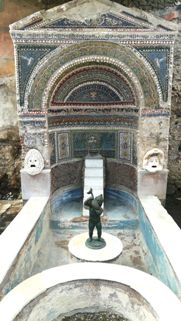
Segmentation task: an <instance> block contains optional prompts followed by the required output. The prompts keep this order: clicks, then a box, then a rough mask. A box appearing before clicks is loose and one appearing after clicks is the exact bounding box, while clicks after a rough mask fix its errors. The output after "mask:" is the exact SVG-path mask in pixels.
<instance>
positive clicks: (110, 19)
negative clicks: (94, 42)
mask: <svg viewBox="0 0 181 321" xmlns="http://www.w3.org/2000/svg"><path fill="white" fill-rule="evenodd" d="M40 28H45V29H46V28H47V29H52V28H53V29H59V28H68V29H69V28H119V29H122V28H126V29H147V28H149V25H147V26H146V24H145V25H144V24H143V21H142V24H141V23H140V24H139V23H137V22H135V21H134V20H131V19H127V18H126V16H125V15H121V16H118V15H116V14H112V13H107V14H103V15H101V16H99V17H97V18H95V19H84V20H83V21H78V20H72V19H68V18H60V19H57V20H55V21H53V22H51V23H48V24H46V23H45V24H43V25H42V26H41V25H40Z"/></svg>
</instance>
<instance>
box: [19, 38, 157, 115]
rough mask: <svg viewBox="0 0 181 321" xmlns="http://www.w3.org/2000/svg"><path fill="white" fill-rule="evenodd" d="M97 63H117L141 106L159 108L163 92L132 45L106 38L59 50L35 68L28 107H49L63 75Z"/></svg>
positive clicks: (37, 108) (29, 91)
mask: <svg viewBox="0 0 181 321" xmlns="http://www.w3.org/2000/svg"><path fill="white" fill-rule="evenodd" d="M87 62H89V65H90V64H91V63H94V62H98V63H102V64H106V65H107V64H108V65H111V66H114V68H117V69H118V70H120V71H121V73H123V74H126V77H127V78H128V79H129V82H130V83H133V86H134V88H135V95H136V96H137V97H138V99H139V106H140V107H141V108H158V107H159V94H158V87H157V84H156V80H155V79H154V75H153V73H152V72H151V71H150V70H149V69H148V68H147V67H146V65H145V64H144V62H143V59H141V58H140V57H139V56H138V55H137V54H135V52H134V51H133V50H132V49H131V48H130V47H128V46H124V45H120V44H119V45H118V44H115V43H111V42H105V41H100V42H97V41H93V42H92V41H87V42H83V43H80V44H76V45H71V46H68V48H66V49H62V48H61V47H59V48H57V49H55V50H54V51H53V53H50V54H48V55H47V56H46V58H44V59H43V61H42V62H41V64H40V65H37V67H36V68H35V69H34V71H33V73H32V75H31V77H30V80H29V82H28V84H27V89H26V94H25V107H28V110H42V109H47V108H48V106H47V102H48V96H49V93H50V92H51V88H52V86H54V83H55V82H56V79H57V77H58V78H59V77H63V76H64V75H65V74H67V71H68V70H70V68H75V65H80V64H81V65H84V64H85V63H87Z"/></svg>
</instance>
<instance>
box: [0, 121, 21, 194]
mask: <svg viewBox="0 0 181 321" xmlns="http://www.w3.org/2000/svg"><path fill="white" fill-rule="evenodd" d="M20 150H21V149H20V142H19V136H18V129H17V127H11V128H10V129H7V130H3V131H0V199H1V198H3V197H4V196H5V195H6V194H7V193H8V192H13V191H18V190H20V178H19V172H20V166H21V161H20Z"/></svg>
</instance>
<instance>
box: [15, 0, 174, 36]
mask: <svg viewBox="0 0 181 321" xmlns="http://www.w3.org/2000/svg"><path fill="white" fill-rule="evenodd" d="M72 28H74V29H75V28H77V29H81V28H84V29H91V28H94V29H95V28H104V29H105V28H109V29H118V30H120V29H121V30H124V29H125V30H126V31H129V30H143V31H173V30H175V28H176V27H175V25H174V24H173V23H168V22H166V21H165V20H164V19H161V18H159V19H158V18H156V17H153V16H152V15H150V14H149V13H146V12H143V11H138V10H135V9H132V8H127V7H125V6H123V5H121V4H118V3H115V2H114V1H107V0H105V1H103V0H91V1H90V0H87V1H82V0H78V1H77V0H75V1H70V2H68V3H66V4H63V5H60V6H58V7H55V8H52V9H49V10H47V11H45V10H42V11H39V12H36V13H35V14H33V15H31V16H28V17H26V18H24V19H21V20H20V21H18V22H15V23H14V24H12V25H11V30H13V29H14V30H26V31H28V30H40V31H41V30H42V31H43V30H45V29H46V30H62V29H72Z"/></svg>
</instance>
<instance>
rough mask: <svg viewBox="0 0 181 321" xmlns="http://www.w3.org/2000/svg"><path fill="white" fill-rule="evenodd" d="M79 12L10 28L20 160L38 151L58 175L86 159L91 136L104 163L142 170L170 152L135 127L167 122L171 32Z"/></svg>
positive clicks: (123, 15) (135, 16)
mask: <svg viewBox="0 0 181 321" xmlns="http://www.w3.org/2000/svg"><path fill="white" fill-rule="evenodd" d="M84 4H85V3H84ZM84 4H81V2H80V5H79V10H77V11H76V9H75V8H74V7H71V6H73V4H69V5H68V6H67V7H66V6H65V7H64V11H63V14H62V7H59V9H51V11H47V12H44V14H43V15H42V13H41V12H39V13H37V14H35V15H33V16H32V17H30V18H25V19H24V20H22V21H20V22H17V23H15V24H14V25H12V26H11V36H12V39H13V42H14V46H15V57H16V76H17V106H18V113H19V119H20V134H21V142H22V147H23V153H24V154H25V153H26V152H27V150H28V149H30V148H32V147H33V148H37V149H39V150H40V152H42V154H43V156H44V158H45V164H46V167H50V166H53V168H56V167H54V166H55V165H56V164H59V163H66V161H68V162H69V161H70V160H72V159H77V158H82V157H84V156H86V154H87V150H88V148H87V141H88V140H89V137H90V135H93V136H95V138H96V141H97V144H98V147H97V148H98V149H99V150H100V152H101V154H102V155H103V156H104V157H106V158H108V159H111V158H112V159H114V160H117V161H119V162H120V163H122V164H123V165H125V166H126V164H129V165H137V164H139V166H141V163H142V155H143V154H145V153H146V152H147V151H148V149H150V148H156V147H157V148H159V147H161V146H166V144H167V145H168V140H167V139H168V137H165V143H163V141H161V139H159V137H158V135H160V137H162V136H163V135H162V134H163V132H164V128H163V127H159V128H157V130H158V133H157V132H155V133H153V135H150V139H149V143H147V142H145V141H144V142H142V140H141V137H144V132H142V128H143V126H142V128H141V126H140V124H141V120H144V125H145V127H144V130H145V128H147V131H148V133H149V132H150V133H151V122H150V119H151V118H152V119H153V117H154V119H156V118H157V119H159V120H160V123H161V122H162V120H163V118H165V119H167V120H169V118H170V99H171V83H172V68H173V46H174V40H175V35H176V30H175V29H174V27H173V26H171V25H169V24H168V23H164V21H160V20H159V19H157V18H155V20H154V23H152V19H153V18H152V17H149V15H147V14H144V13H142V12H141V13H139V12H138V11H134V10H131V9H129V8H125V7H122V6H121V5H120V6H119V7H118V5H117V4H114V3H113V2H110V3H109V1H105V3H103V1H100V2H99V0H97V6H96V11H95V7H93V6H92V2H91V1H88V2H87V4H86V10H85V7H84ZM106 6H107V9H106ZM71 10H72V11H71ZM71 12H74V14H73V13H71ZM36 134H37V137H38V138H35V136H36ZM157 134H158V135H157ZM42 140H43V141H42ZM138 143H139V144H138ZM138 145H139V146H138ZM138 147H139V148H138ZM165 150H166V152H167V148H165ZM24 154H23V155H24ZM64 166H65V165H64ZM110 168H111V167H110ZM126 168H127V167H125V169H126ZM129 170H130V169H129ZM54 171H56V170H55V169H54ZM52 175H54V173H53V174H52ZM126 175H127V179H130V177H131V176H130V175H133V174H132V173H131V174H130V175H128V174H126ZM133 176H134V175H133ZM57 179H59V178H58V176H57ZM110 179H111V178H110ZM54 180H55V178H54ZM115 180H117V178H116V177H115ZM75 181H76V182H77V178H76V177H75ZM133 181H134V183H133V185H134V186H135V179H133ZM60 183H61V182H60ZM118 183H119V182H118ZM61 184H62V183H61ZM127 184H128V183H127ZM129 184H132V183H129Z"/></svg>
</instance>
